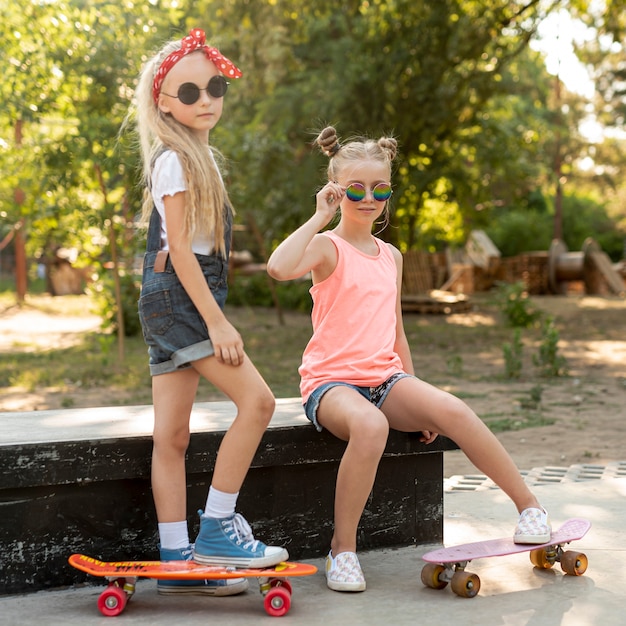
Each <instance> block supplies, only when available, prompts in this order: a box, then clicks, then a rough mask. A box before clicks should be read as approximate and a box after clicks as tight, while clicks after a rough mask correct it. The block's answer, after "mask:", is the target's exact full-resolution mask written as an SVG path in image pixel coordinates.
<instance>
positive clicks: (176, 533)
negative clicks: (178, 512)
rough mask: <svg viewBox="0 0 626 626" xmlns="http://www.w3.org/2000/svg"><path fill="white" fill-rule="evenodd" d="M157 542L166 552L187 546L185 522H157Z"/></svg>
mask: <svg viewBox="0 0 626 626" xmlns="http://www.w3.org/2000/svg"><path fill="white" fill-rule="evenodd" d="M159 540H160V542H161V547H162V548H165V549H166V550H180V549H181V548H186V547H188V546H189V531H188V530H187V521H186V520H185V521H184V522H163V523H161V522H159Z"/></svg>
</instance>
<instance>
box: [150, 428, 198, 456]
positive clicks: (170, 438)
mask: <svg viewBox="0 0 626 626" xmlns="http://www.w3.org/2000/svg"><path fill="white" fill-rule="evenodd" d="M189 439H190V434H189V430H188V429H186V428H180V429H177V430H175V431H169V430H165V429H163V430H158V429H157V430H155V431H154V433H153V435H152V442H153V446H154V449H155V450H158V451H159V452H169V453H174V454H183V455H184V454H185V452H186V451H187V448H188V447H189Z"/></svg>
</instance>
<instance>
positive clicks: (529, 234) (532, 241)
mask: <svg viewBox="0 0 626 626" xmlns="http://www.w3.org/2000/svg"><path fill="white" fill-rule="evenodd" d="M553 230H554V218H553V217H552V216H550V215H548V214H546V213H539V212H538V211H536V210H534V209H531V210H526V209H510V210H507V211H501V212H500V211H498V214H497V217H496V218H495V219H494V220H493V221H491V222H489V224H488V225H487V226H486V228H485V232H486V233H487V234H488V235H489V237H490V238H491V240H492V241H493V243H494V244H495V246H496V247H497V248H498V250H500V253H501V254H502V256H504V257H511V256H516V255H518V254H521V253H522V252H531V251H537V250H548V249H549V248H550V242H551V241H552V233H553Z"/></svg>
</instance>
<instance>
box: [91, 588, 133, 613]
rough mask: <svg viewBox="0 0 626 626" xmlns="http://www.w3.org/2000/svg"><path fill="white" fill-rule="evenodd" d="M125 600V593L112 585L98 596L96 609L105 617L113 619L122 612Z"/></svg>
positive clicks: (126, 598)
mask: <svg viewBox="0 0 626 626" xmlns="http://www.w3.org/2000/svg"><path fill="white" fill-rule="evenodd" d="M127 600H128V597H127V595H126V592H125V591H124V590H123V589H120V587H118V586H117V585H115V584H112V585H109V586H108V587H107V588H106V589H105V590H104V591H103V592H102V593H101V594H100V597H99V598H98V609H100V613H102V615H104V616H105V617H115V616H116V615H119V614H120V613H121V612H122V611H123V610H124V607H125V606H126V602H127Z"/></svg>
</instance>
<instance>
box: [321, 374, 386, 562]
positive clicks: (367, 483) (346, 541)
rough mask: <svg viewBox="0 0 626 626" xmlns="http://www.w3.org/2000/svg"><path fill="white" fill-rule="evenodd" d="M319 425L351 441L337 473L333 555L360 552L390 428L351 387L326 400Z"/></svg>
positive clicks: (334, 391)
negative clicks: (369, 501) (362, 526)
mask: <svg viewBox="0 0 626 626" xmlns="http://www.w3.org/2000/svg"><path fill="white" fill-rule="evenodd" d="M318 420H319V423H320V424H321V425H322V426H324V428H326V429H327V430H329V431H330V432H331V433H333V434H334V435H335V436H336V437H339V438H340V439H343V440H344V441H347V442H348V446H347V447H346V451H345V452H344V455H343V457H342V459H341V463H340V465H339V471H338V473H337V485H336V492H335V527H334V533H333V538H332V541H331V550H332V553H333V556H337V555H338V554H339V553H341V552H356V535H357V528H358V524H359V521H360V519H361V515H362V514H363V509H364V508H365V504H366V503H367V499H368V497H369V495H370V493H371V491H372V487H373V485H374V479H375V478H376V471H377V469H378V463H379V462H380V458H381V456H382V454H383V452H384V450H385V445H386V443H387V437H388V435H389V425H388V423H387V420H386V418H385V416H384V415H383V414H382V413H381V411H380V410H379V409H377V408H376V407H375V406H374V405H372V404H371V403H370V402H369V401H368V400H366V399H365V398H363V396H361V395H360V394H359V393H358V392H356V391H355V390H353V389H350V388H348V387H343V386H339V387H334V388H332V389H330V390H329V391H327V392H326V394H325V395H324V396H323V397H322V400H321V402H320V406H319V408H318Z"/></svg>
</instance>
